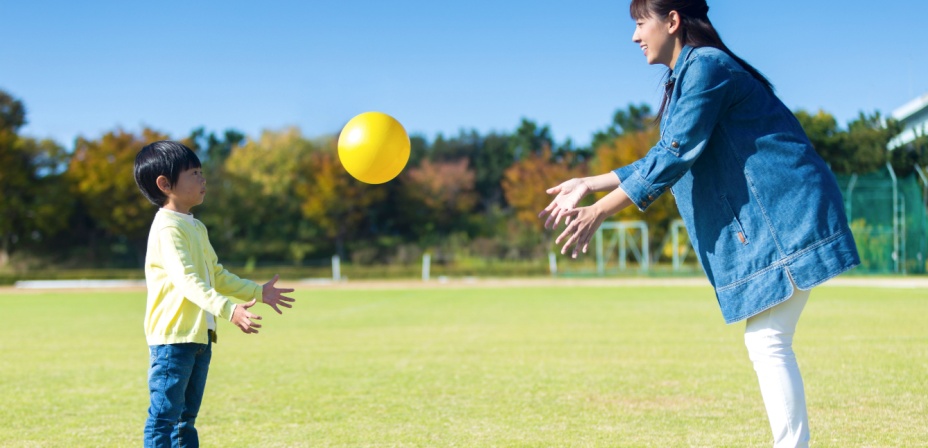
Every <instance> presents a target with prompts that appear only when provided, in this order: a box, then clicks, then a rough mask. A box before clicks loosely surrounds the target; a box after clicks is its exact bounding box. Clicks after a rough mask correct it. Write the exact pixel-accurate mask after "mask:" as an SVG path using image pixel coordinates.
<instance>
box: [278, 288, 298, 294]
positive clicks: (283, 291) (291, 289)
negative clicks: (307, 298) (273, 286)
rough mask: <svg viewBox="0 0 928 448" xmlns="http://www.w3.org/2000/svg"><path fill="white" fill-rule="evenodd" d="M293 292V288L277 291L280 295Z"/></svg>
mask: <svg viewBox="0 0 928 448" xmlns="http://www.w3.org/2000/svg"><path fill="white" fill-rule="evenodd" d="M293 291H295V289H293V288H283V289H278V290H277V292H281V293H288V292H293Z"/></svg>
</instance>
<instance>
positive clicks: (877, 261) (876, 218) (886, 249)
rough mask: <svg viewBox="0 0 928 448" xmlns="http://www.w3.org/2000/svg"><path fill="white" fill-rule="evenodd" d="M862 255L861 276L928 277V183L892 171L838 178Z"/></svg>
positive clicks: (916, 175) (912, 175)
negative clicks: (927, 195)
mask: <svg viewBox="0 0 928 448" xmlns="http://www.w3.org/2000/svg"><path fill="white" fill-rule="evenodd" d="M837 178H838V185H839V186H840V187H841V190H842V193H843V194H844V204H845V210H846V211H847V215H848V220H849V221H850V223H851V231H852V232H853V233H854V239H855V241H856V242H857V249H858V251H859V252H860V259H861V265H860V267H859V268H857V272H859V273H885V274H897V273H898V274H924V273H925V271H926V268H928V266H926V255H928V213H926V203H925V196H924V190H925V183H924V182H923V180H922V178H921V177H920V176H919V173H917V172H915V173H912V174H911V175H909V176H906V177H898V176H896V175H895V174H894V173H890V171H889V170H888V169H887V170H885V171H882V172H876V173H870V174H865V175H850V176H847V175H841V176H837Z"/></svg>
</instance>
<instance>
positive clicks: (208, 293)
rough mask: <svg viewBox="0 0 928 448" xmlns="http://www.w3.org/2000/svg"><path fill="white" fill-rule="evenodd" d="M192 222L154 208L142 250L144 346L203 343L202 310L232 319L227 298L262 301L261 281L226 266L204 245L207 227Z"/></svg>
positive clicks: (231, 305) (204, 319)
mask: <svg viewBox="0 0 928 448" xmlns="http://www.w3.org/2000/svg"><path fill="white" fill-rule="evenodd" d="M193 222H194V223H193V224H191V223H190V222H187V221H186V220H185V219H184V217H183V216H181V215H179V214H177V213H175V212H171V211H168V210H158V213H157V214H156V215H155V219H154V221H153V222H152V224H151V231H150V232H149V234H148V251H147V252H146V254H145V283H146V285H147V287H148V305H147V310H146V313H145V337H146V339H147V340H148V345H161V344H181V343H186V342H196V343H200V344H206V343H207V342H208V341H209V334H208V333H207V322H206V313H210V314H212V315H213V316H216V317H217V318H222V319H225V320H231V319H232V311H233V309H234V306H235V304H234V303H233V302H232V301H231V300H230V299H229V297H227V296H231V297H235V298H237V299H241V300H245V301H248V300H251V299H252V298H256V299H258V301H262V287H261V285H259V284H257V283H255V282H253V281H251V280H245V279H242V278H239V277H238V276H236V275H235V274H233V273H231V272H229V271H227V270H225V269H224V268H223V267H222V265H221V264H219V260H218V259H217V257H216V252H215V251H213V246H212V245H211V244H210V243H209V236H208V235H207V233H206V226H204V225H203V223H202V222H200V221H198V220H195V219H194V220H193ZM210 285H212V286H210Z"/></svg>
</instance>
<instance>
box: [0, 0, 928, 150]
mask: <svg viewBox="0 0 928 448" xmlns="http://www.w3.org/2000/svg"><path fill="white" fill-rule="evenodd" d="M709 5H710V12H709V17H710V19H712V21H713V23H714V24H715V25H716V27H717V28H718V29H719V31H720V33H721V35H722V37H723V39H724V40H725V41H726V43H727V44H728V46H729V47H730V48H732V49H733V50H734V51H735V52H736V53H738V54H739V56H741V57H742V58H744V59H746V60H747V61H749V62H750V63H752V64H753V65H754V66H755V67H757V68H758V69H760V70H761V71H762V72H763V73H764V74H765V75H767V76H768V78H770V79H771V80H772V81H773V83H774V85H775V86H776V88H777V92H778V93H779V95H780V97H781V98H782V99H783V101H784V102H785V103H786V105H787V106H789V107H790V108H791V109H797V108H804V109H807V110H813V111H814V110H818V109H824V110H825V111H827V112H830V113H832V114H834V115H835V116H836V118H837V119H838V122H839V123H840V124H841V125H842V126H843V125H845V124H846V123H847V122H848V121H849V120H851V119H853V118H854V117H856V116H857V114H858V113H859V112H860V111H866V112H873V111H881V112H883V113H884V114H889V113H891V112H892V111H893V110H894V109H896V108H898V107H899V106H902V105H903V104H905V103H906V102H908V101H909V100H911V99H913V98H915V97H917V96H920V95H922V94H925V93H928V56H926V51H925V47H926V42H928V37H926V34H925V28H924V20H925V17H928V2H925V1H924V0H905V1H888V2H873V1H867V2H864V1H859V0H851V1H844V2H818V1H800V0H778V1H775V2H769V1H763V2H761V1H745V0H710V1H709ZM835 5H840V7H838V6H835ZM0 17H2V19H3V26H2V27H0V42H3V44H2V45H0V89H3V90H6V91H7V92H9V93H11V94H12V95H14V96H15V97H17V98H19V99H21V100H23V102H24V103H25V104H26V107H27V110H28V120H29V124H28V125H27V126H26V127H25V128H24V129H23V133H25V134H27V135H31V136H34V137H40V138H45V137H49V138H53V139H55V140H57V141H59V142H60V143H62V144H64V145H65V146H67V147H71V146H72V145H73V140H74V138H75V137H76V136H78V135H81V136H84V137H87V138H98V137H99V136H100V135H102V134H103V133H105V132H107V131H110V130H113V129H116V128H119V127H121V128H123V129H126V130H129V131H138V130H139V129H140V128H141V127H142V126H143V125H147V126H151V127H153V128H155V129H158V130H161V131H164V132H167V133H168V134H170V135H171V136H172V137H177V138H180V137H183V136H185V135H186V134H187V133H188V132H189V131H190V130H191V129H193V128H195V127H198V126H205V127H206V128H207V130H213V131H222V130H224V129H227V128H235V129H238V130H240V131H242V132H245V133H246V134H247V135H249V136H257V135H258V134H259V133H260V131H261V130H262V129H280V128H283V127H285V126H290V125H295V126H299V127H300V128H301V129H302V130H303V133H304V135H307V136H310V137H312V136H318V135H322V134H327V133H335V132H337V131H338V130H339V129H340V128H341V126H342V125H343V124H344V123H345V122H347V120H348V119H350V118H351V117H352V116H354V115H356V114H358V113H361V112H364V111H368V110H379V111H383V112H386V113H389V114H391V115H393V116H395V117H396V118H397V119H399V120H400V121H401V122H402V123H403V124H404V125H405V126H406V128H407V130H408V131H409V132H410V133H419V134H423V135H425V136H426V137H427V138H429V139H430V140H431V139H432V138H434V136H435V135H436V133H438V132H442V133H444V134H445V135H453V134H457V132H458V131H459V130H460V129H462V128H463V129H477V130H478V131H480V132H481V133H486V132H489V131H493V130H497V131H512V130H514V129H515V128H516V127H517V126H518V124H519V121H520V119H521V118H523V117H525V118H529V119H532V120H535V121H536V122H538V123H540V124H543V125H548V126H550V128H551V130H552V133H553V135H554V137H555V139H556V140H557V141H558V142H562V141H564V140H565V139H567V138H571V139H573V141H574V142H575V143H576V144H581V145H583V144H588V143H589V141H590V139H591V137H592V134H593V133H594V132H595V131H597V130H600V129H603V128H605V127H606V126H607V125H608V124H609V122H610V121H611V117H612V114H613V112H614V111H615V110H616V109H618V108H624V107H626V106H627V105H628V104H629V103H635V104H638V103H642V102H644V103H648V104H651V105H654V104H656V103H657V102H658V100H659V95H660V91H659V89H658V87H659V84H660V80H661V77H662V74H663V72H664V70H663V68H660V67H656V66H649V65H647V64H646V63H645V60H644V57H643V56H642V54H641V52H640V51H639V49H638V46H637V45H636V44H634V43H633V42H632V41H631V35H632V32H633V31H634V26H633V23H632V21H631V19H630V18H629V17H628V1H627V0H622V1H605V0H577V1H566V0H558V1H544V0H536V1H523V0H512V1H505V0H493V1H489V0H468V1H457V0H446V1H434V0H428V1H426V0H395V1H368V0H356V1H339V0H306V1H273V0H268V1H262V2H241V1H222V2H218V1H175V0H166V1H159V2H125V1H119V2H117V1H90V2H65V1H44V2H40V1H13V0H0Z"/></svg>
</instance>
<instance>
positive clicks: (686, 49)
mask: <svg viewBox="0 0 928 448" xmlns="http://www.w3.org/2000/svg"><path fill="white" fill-rule="evenodd" d="M692 52H693V47H691V46H689V45H684V46H683V49H682V50H680V54H679V55H677V62H676V63H675V64H674V65H673V70H671V71H670V79H668V80H667V81H668V82H673V81H676V80H677V73H680V69H681V68H682V67H683V64H684V63H686V59H687V58H689V57H690V53H692Z"/></svg>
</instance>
